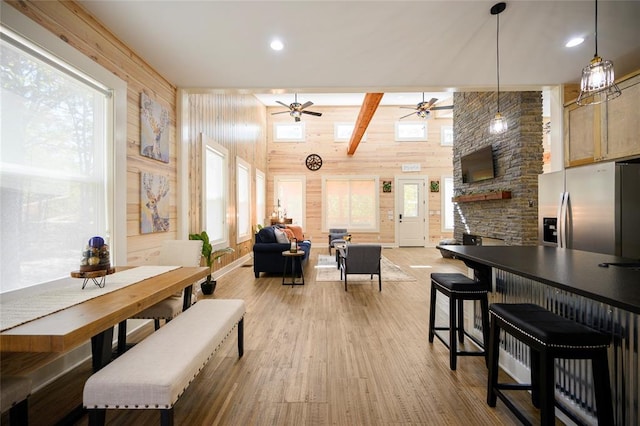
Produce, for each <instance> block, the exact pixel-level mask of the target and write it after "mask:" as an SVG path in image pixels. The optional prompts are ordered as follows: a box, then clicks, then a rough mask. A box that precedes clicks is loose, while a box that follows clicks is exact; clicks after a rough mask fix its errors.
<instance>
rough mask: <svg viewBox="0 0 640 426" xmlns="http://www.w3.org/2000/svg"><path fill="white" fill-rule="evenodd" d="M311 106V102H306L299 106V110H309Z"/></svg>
mask: <svg viewBox="0 0 640 426" xmlns="http://www.w3.org/2000/svg"><path fill="white" fill-rule="evenodd" d="M311 105H313V102H311V101H307V102H305V103H303V104H302V105H301V106H300V109H305V108H309V107H310V106H311Z"/></svg>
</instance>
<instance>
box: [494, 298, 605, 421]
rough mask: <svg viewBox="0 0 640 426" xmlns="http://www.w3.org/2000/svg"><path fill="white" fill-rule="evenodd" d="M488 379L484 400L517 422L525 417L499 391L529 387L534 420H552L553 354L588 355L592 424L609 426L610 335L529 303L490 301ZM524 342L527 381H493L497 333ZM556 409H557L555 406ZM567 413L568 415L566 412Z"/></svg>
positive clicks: (498, 342) (568, 356)
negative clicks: (536, 413) (594, 420)
mask: <svg viewBox="0 0 640 426" xmlns="http://www.w3.org/2000/svg"><path fill="white" fill-rule="evenodd" d="M489 314H490V316H491V332H490V336H489V346H488V348H487V350H488V352H489V377H488V381H487V404H489V406H491V407H495V406H496V399H497V398H498V397H499V398H500V399H501V400H502V401H503V402H504V403H505V405H506V406H507V408H509V410H511V411H512V412H513V413H514V414H515V415H516V417H518V419H520V421H521V422H523V423H525V424H528V423H529V421H528V420H527V419H526V418H525V416H524V415H523V414H522V413H521V412H520V411H519V410H518V409H517V408H516V407H515V405H514V404H513V403H512V402H511V401H510V400H509V399H508V398H507V397H506V395H505V394H504V393H503V392H502V390H531V401H532V403H533V405H534V406H535V407H537V408H540V424H541V425H554V424H555V405H556V403H555V402H556V401H555V376H554V373H555V366H554V361H555V359H556V358H563V359H590V360H591V365H592V372H593V387H594V390H595V398H596V408H597V417H598V424H600V425H612V424H614V422H613V406H612V401H611V385H610V383H609V365H608V363H607V348H608V347H609V345H610V342H611V337H610V336H608V335H606V334H603V333H600V332H598V331H596V330H593V329H591V328H589V327H587V326H585V325H582V324H579V323H577V322H575V321H572V320H569V319H567V318H564V317H561V316H559V315H556V314H554V313H553V312H550V311H548V310H546V309H544V308H542V307H540V306H538V305H533V304H529V303H514V304H505V303H494V304H492V305H491V307H490V308H489ZM501 330H503V331H504V332H506V333H509V334H510V335H511V336H513V337H514V338H516V339H518V340H520V341H521V342H522V343H524V344H526V345H527V346H529V350H530V354H531V384H529V385H527V384H512V383H511V384H509V383H498V358H499V354H500V352H499V344H500V331H501ZM559 408H560V409H562V410H563V411H566V410H564V409H563V407H561V406H559ZM567 414H569V415H570V413H567Z"/></svg>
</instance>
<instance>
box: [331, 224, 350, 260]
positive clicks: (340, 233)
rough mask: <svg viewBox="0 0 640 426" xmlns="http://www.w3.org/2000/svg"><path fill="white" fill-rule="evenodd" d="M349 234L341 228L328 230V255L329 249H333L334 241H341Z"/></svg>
mask: <svg viewBox="0 0 640 426" xmlns="http://www.w3.org/2000/svg"><path fill="white" fill-rule="evenodd" d="M348 236H349V233H348V232H347V230H346V229H343V228H331V229H329V254H331V249H332V248H333V247H334V246H333V243H334V241H342V240H343V239H344V237H348Z"/></svg>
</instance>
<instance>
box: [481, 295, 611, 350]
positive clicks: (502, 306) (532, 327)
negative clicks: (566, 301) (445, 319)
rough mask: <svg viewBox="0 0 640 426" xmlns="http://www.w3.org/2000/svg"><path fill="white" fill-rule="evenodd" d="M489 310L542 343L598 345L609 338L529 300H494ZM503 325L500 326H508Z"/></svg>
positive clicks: (577, 346) (605, 343) (557, 345)
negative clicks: (502, 301)
mask: <svg viewBox="0 0 640 426" xmlns="http://www.w3.org/2000/svg"><path fill="white" fill-rule="evenodd" d="M489 313H490V315H493V316H496V317H498V318H500V319H501V320H502V321H503V322H504V323H506V324H505V325H506V326H510V327H513V328H514V329H516V330H517V331H519V332H520V333H523V334H524V335H526V336H528V337H529V338H530V339H533V340H534V341H536V342H538V343H540V344H541V345H543V346H549V347H557V348H597V347H607V346H609V343H610V341H611V337H610V336H608V335H606V334H604V333H600V332H598V331H596V330H594V329H592V328H589V327H587V326H586V325H582V324H580V323H577V322H575V321H572V320H570V319H567V318H564V317H561V316H560V315H556V314H554V313H553V312H551V311H548V310H546V309H545V308H543V307H541V306H538V305H534V304H531V303H494V304H492V305H491V306H490V307H489ZM505 325H503V326H502V328H508V327H505ZM507 331H509V330H507Z"/></svg>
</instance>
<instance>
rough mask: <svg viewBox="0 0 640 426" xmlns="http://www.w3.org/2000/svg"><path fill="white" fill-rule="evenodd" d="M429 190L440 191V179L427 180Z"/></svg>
mask: <svg viewBox="0 0 640 426" xmlns="http://www.w3.org/2000/svg"><path fill="white" fill-rule="evenodd" d="M429 190H430V191H431V192H440V181H438V180H432V181H431V182H429Z"/></svg>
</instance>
